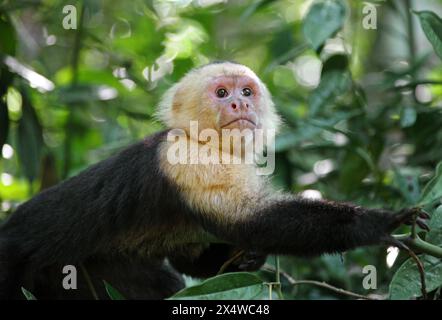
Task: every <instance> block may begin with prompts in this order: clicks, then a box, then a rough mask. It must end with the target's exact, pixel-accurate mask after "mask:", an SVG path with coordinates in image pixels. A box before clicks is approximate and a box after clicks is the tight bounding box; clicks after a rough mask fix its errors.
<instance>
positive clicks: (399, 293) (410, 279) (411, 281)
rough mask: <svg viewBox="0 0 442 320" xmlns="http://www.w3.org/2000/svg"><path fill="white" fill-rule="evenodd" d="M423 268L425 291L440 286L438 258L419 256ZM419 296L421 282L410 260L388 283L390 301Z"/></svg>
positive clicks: (441, 274) (441, 277)
mask: <svg viewBox="0 0 442 320" xmlns="http://www.w3.org/2000/svg"><path fill="white" fill-rule="evenodd" d="M420 258H421V261H422V263H423V264H424V268H425V280H426V285H427V291H428V292H430V291H432V290H434V289H436V288H438V287H439V286H441V285H442V261H441V260H440V259H438V258H435V257H432V256H429V255H425V256H423V257H422V256H421V257H420ZM420 296H421V281H420V274H419V270H418V269H417V266H416V263H415V262H414V260H412V259H411V258H410V259H408V260H407V261H405V262H404V263H403V264H402V265H401V266H400V267H399V269H398V271H397V272H396V273H395V275H394V276H393V279H392V280H391V283H390V299H392V300H408V299H412V298H416V297H420Z"/></svg>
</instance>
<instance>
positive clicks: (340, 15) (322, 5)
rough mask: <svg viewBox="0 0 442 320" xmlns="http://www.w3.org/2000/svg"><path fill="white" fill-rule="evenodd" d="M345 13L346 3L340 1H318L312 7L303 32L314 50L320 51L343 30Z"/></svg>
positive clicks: (305, 20)
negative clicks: (332, 37)
mask: <svg viewBox="0 0 442 320" xmlns="http://www.w3.org/2000/svg"><path fill="white" fill-rule="evenodd" d="M345 13H346V9H345V5H344V3H343V2H342V1H338V0H324V1H318V2H316V3H314V4H313V5H312V6H311V7H310V9H309V11H308V13H307V15H306V17H305V19H304V22H303V26H302V31H303V33H304V37H305V39H306V40H307V42H309V44H310V46H311V47H312V48H313V49H314V50H316V51H318V49H319V48H320V47H321V46H322V45H323V44H324V43H325V41H326V40H327V39H328V38H330V37H331V36H333V35H334V34H335V33H336V32H338V31H339V29H341V28H342V26H343V24H344V20H345Z"/></svg>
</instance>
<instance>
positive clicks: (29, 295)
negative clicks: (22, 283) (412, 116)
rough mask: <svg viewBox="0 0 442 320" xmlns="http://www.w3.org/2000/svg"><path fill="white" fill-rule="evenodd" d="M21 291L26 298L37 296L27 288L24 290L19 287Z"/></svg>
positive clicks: (32, 298) (30, 298) (34, 298)
mask: <svg viewBox="0 0 442 320" xmlns="http://www.w3.org/2000/svg"><path fill="white" fill-rule="evenodd" d="M21 292H23V295H24V296H25V297H26V300H37V298H36V297H35V296H34V295H33V294H32V293H30V292H29V291H28V290H26V289H25V288H23V287H21Z"/></svg>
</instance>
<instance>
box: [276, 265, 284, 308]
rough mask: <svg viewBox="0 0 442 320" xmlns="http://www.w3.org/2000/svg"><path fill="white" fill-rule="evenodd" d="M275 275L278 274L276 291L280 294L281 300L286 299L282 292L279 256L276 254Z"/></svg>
mask: <svg viewBox="0 0 442 320" xmlns="http://www.w3.org/2000/svg"><path fill="white" fill-rule="evenodd" d="M275 266H276V270H275V275H276V279H275V282H276V293H277V294H278V297H279V299H280V300H284V295H283V294H282V286H281V270H280V266H279V256H275Z"/></svg>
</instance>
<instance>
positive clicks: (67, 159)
mask: <svg viewBox="0 0 442 320" xmlns="http://www.w3.org/2000/svg"><path fill="white" fill-rule="evenodd" d="M79 5H80V17H79V20H78V30H77V32H76V33H75V38H74V48H73V55H72V61H71V68H72V79H71V86H72V87H75V86H76V85H77V83H78V61H79V60H80V49H81V38H82V35H83V18H84V8H85V6H84V2H83V1H80V3H79ZM71 110H72V105H69V112H68V119H67V122H66V124H65V128H64V132H65V142H64V147H63V149H64V164H63V174H62V176H63V179H64V178H66V177H67V176H68V174H69V170H70V167H71V134H72V130H71V129H72V126H73V121H72V111H71Z"/></svg>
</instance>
